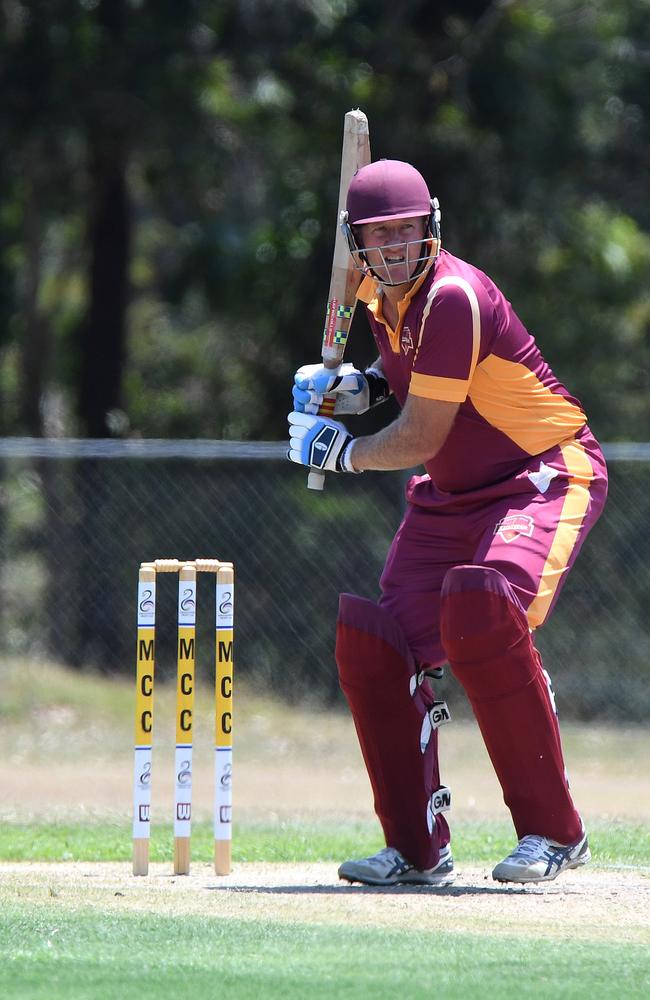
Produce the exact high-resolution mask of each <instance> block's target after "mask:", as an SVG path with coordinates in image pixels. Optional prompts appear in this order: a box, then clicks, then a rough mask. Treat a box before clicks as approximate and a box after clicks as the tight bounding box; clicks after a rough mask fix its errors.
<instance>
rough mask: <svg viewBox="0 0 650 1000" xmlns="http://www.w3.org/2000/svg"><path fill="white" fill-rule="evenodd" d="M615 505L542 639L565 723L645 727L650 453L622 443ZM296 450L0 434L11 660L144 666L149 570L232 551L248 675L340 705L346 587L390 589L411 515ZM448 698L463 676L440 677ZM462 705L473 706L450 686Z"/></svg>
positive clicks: (171, 608) (379, 483)
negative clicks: (142, 627) (396, 538)
mask: <svg viewBox="0 0 650 1000" xmlns="http://www.w3.org/2000/svg"><path fill="white" fill-rule="evenodd" d="M606 453H607V457H608V459H609V468H610V497H609V502H608V506H607V508H606V512H605V514H604V515H603V517H602V518H601V520H600V522H599V523H598V524H597V525H596V527H595V529H594V531H593V532H592V534H591V537H590V539H589V540H588V542H587V544H586V546H585V548H584V550H583V552H582V553H581V555H580V557H579V559H578V562H577V564H576V567H575V568H574V570H573V573H572V574H571V576H570V578H569V580H568V582H567V585H566V587H565V589H564V592H563V594H562V597H561V598H560V601H559V602H558V607H557V609H556V610H555V612H554V614H553V616H552V618H551V620H550V623H549V624H548V625H547V626H545V627H544V628H543V629H541V630H540V632H539V634H538V644H539V646H540V649H541V652H542V654H543V655H544V658H545V663H546V666H547V669H548V670H549V672H550V673H551V675H552V677H553V679H554V681H555V686H556V692H557V699H558V705H559V708H560V712H561V714H562V715H563V717H564V718H572V719H590V718H595V717H598V718H600V719H605V720H606V719H625V720H627V721H644V720H645V719H646V718H647V716H648V714H649V713H648V709H649V700H650V698H649V695H648V683H647V668H648V662H649V661H650V632H649V629H648V624H647V616H648V608H649V606H650V541H649V532H648V524H649V523H650V446H648V445H611V446H609V447H608V448H607V449H606ZM284 454H285V446H284V445H283V444H280V443H278V444H276V443H259V444H237V443H228V442H181V441H166V442H155V441H142V442H137V441H126V442H97V441H68V440H62V441H38V440H32V439H6V440H4V441H0V540H1V542H2V549H1V552H2V557H1V564H0V588H1V596H2V607H1V610H0V614H1V616H2V629H1V632H0V642H1V647H0V653H2V655H3V656H5V657H7V656H14V657H15V656H19V657H24V658H29V659H30V660H36V661H45V660H49V661H56V662H58V663H62V664H65V665H68V666H70V667H73V668H77V669H95V670H100V671H102V672H105V673H120V674H124V675H128V674H130V673H132V672H133V670H134V651H135V598H136V583H137V571H138V566H139V564H140V562H142V561H148V560H152V559H155V558H164V557H178V558H194V557H197V556H217V557H218V558H220V559H224V560H232V561H233V562H234V563H235V566H236V570H237V584H238V586H237V598H236V626H237V632H236V637H237V638H236V669H237V673H238V675H239V676H241V677H244V678H246V680H247V681H248V682H249V683H250V684H255V685H259V686H261V687H262V688H263V689H272V690H273V691H275V692H276V693H279V694H281V695H282V696H283V697H285V698H287V699H289V700H299V699H303V698H306V697H309V698H310V699H312V700H317V701H319V702H320V703H322V704H334V703H336V702H337V701H340V699H341V696H340V693H339V690H338V681H337V676H336V666H335V664H334V658H333V646H334V628H335V619H336V611H337V602H338V595H339V592H340V591H344V590H345V591H351V592H353V593H357V594H360V595H363V596H366V597H370V598H373V599H374V598H376V597H377V595H378V590H377V580H378V577H379V573H380V571H381V567H382V565H383V560H384V556H385V553H386V550H387V548H388V545H389V544H390V541H391V538H392V535H393V532H394V530H395V528H396V527H397V524H398V523H399V519H400V516H401V512H402V508H403V496H404V483H405V477H404V476H403V475H401V474H399V473H390V474H386V473H382V474H372V473H366V474H364V475H363V476H346V477H332V476H330V477H328V481H327V488H326V491H325V492H324V493H323V494H313V493H311V492H309V491H308V490H307V489H306V485H305V479H306V477H305V474H304V470H302V469H300V468H297V467H292V466H290V465H289V464H288V463H287V462H286V461H285V460H284ZM174 579H175V578H173V577H171V576H163V577H161V580H160V585H159V612H158V622H159V629H160V631H159V640H158V659H157V670H158V671H159V674H162V676H163V677H165V676H166V677H168V678H171V677H172V676H173V674H174V672H175V669H176V662H175V652H176V651H175V623H176V590H175V586H174V582H173V581H174ZM213 608H214V587H213V584H212V581H211V579H210V578H209V577H202V578H201V579H200V582H199V629H198V650H199V663H198V667H199V670H200V671H202V672H205V674H206V675H207V674H208V673H209V672H210V671H211V670H212V652H211V650H212V643H213V628H214V610H213ZM443 684H444V685H445V686H446V688H447V690H446V691H445V692H444V693H445V696H449V695H450V693H451V694H453V692H451V688H453V687H454V686H455V682H454V681H453V679H452V678H451V677H450V676H449V672H447V676H446V678H445V680H444V682H443ZM453 702H454V706H456V705H458V708H459V709H460V710H461V714H462V705H463V704H464V698H463V696H462V695H461V694H460V692H458V697H456V696H455V695H453Z"/></svg>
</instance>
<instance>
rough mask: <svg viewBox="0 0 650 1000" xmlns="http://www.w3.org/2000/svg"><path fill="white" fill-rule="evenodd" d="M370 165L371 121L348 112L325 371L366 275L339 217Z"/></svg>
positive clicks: (328, 405) (319, 485) (338, 349)
mask: <svg viewBox="0 0 650 1000" xmlns="http://www.w3.org/2000/svg"><path fill="white" fill-rule="evenodd" d="M368 163H370V133H369V131H368V119H367V118H366V116H365V115H364V113H363V111H359V109H358V108H357V109H356V110H355V111H348V113H347V114H346V116H345V123H344V126H343V147H342V150H341V179H340V183H339V203H338V211H337V213H336V219H337V222H336V236H335V239H334V259H333V261H332V274H331V277H330V287H329V292H328V295H327V312H326V316H325V329H324V331H323V343H322V348H321V356H322V358H323V365H324V367H325V368H331V369H332V370H333V371H336V369H338V368H339V367H340V365H341V362H342V361H343V354H344V352H345V345H346V343H347V339H348V334H349V332H350V326H351V324H352V317H353V316H354V307H355V305H356V301H357V300H356V293H357V290H358V288H359V285H360V284H361V280H362V278H363V274H362V273H361V271H359V270H357V268H355V266H354V262H353V260H352V257H351V256H350V253H349V250H348V247H347V243H346V241H345V236H344V235H343V232H342V230H341V225H340V216H341V212H343V211H345V202H346V198H347V193H348V188H349V186H350V181H351V180H352V178H353V177H354V175H355V173H356V171H357V170H358V169H359V167H365V166H366V164H368ZM334 403H335V397H334V396H326V397H325V399H324V400H323V405H322V406H321V408H320V410H319V411H318V412H319V413H320V414H321V415H323V416H327V417H331V416H332V414H333V412H334ZM324 485H325V473H324V472H320V471H315V470H313V469H312V470H311V471H310V473H309V476H308V478H307V486H308V487H309V489H310V490H322V489H323V487H324Z"/></svg>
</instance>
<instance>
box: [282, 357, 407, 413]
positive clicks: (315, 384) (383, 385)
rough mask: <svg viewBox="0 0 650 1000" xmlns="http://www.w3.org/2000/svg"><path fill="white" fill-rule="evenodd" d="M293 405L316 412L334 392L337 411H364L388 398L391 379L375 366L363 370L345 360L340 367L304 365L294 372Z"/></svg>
mask: <svg viewBox="0 0 650 1000" xmlns="http://www.w3.org/2000/svg"><path fill="white" fill-rule="evenodd" d="M292 391H293V405H294V407H295V409H296V411H297V412H298V413H314V414H317V413H318V411H319V410H320V408H321V406H322V405H323V399H324V397H325V396H334V398H335V404H334V411H333V412H334V415H335V416H338V415H340V414H345V413H365V412H366V410H369V409H370V407H371V406H376V405H377V403H383V402H384V400H385V399H388V396H389V395H390V390H389V388H388V382H387V381H386V379H385V378H384V376H383V375H382V374H381V372H380V371H378V370H377V369H375V368H367V369H366V370H365V372H360V371H359V370H358V369H357V368H355V367H354V365H352V364H350V363H349V362H346V363H345V364H343V365H341V366H340V367H339V368H324V367H323V365H322V364H321V365H303V366H302V368H299V369H298V371H297V372H296V374H295V375H294V386H293V390H292Z"/></svg>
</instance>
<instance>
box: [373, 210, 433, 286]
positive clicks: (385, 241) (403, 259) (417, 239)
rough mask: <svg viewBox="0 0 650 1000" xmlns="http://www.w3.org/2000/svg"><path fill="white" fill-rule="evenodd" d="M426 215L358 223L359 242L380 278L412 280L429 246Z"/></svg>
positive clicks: (393, 282) (401, 281) (396, 282)
mask: <svg viewBox="0 0 650 1000" xmlns="http://www.w3.org/2000/svg"><path fill="white" fill-rule="evenodd" d="M426 226H427V219H426V216H422V215H416V216H414V217H413V218H410V219H393V220H386V221H381V222H366V223H363V224H362V225H360V226H356V227H355V231H356V234H357V240H358V242H359V246H360V247H363V250H364V256H365V257H366V258H367V260H368V264H369V266H370V267H371V268H372V270H373V271H374V273H375V274H376V275H377V277H378V278H379V280H380V281H381V280H382V279H384V280H385V281H386V282H387V283H389V284H391V285H401V284H404V283H405V282H407V281H411V280H412V278H413V275H414V274H415V272H416V271H417V268H418V262H419V260H420V258H421V257H422V255H423V253H424V252H426V250H423V243H422V241H423V239H424V234H425V232H426Z"/></svg>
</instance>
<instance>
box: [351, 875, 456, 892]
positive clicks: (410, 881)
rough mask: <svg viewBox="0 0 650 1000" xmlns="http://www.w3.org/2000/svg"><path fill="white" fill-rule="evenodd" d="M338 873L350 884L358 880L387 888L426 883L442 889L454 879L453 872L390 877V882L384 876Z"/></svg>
mask: <svg viewBox="0 0 650 1000" xmlns="http://www.w3.org/2000/svg"><path fill="white" fill-rule="evenodd" d="M338 875H339V878H340V879H341V880H342V881H345V882H349V883H350V884H352V883H353V882H358V883H359V884H360V885H374V886H378V885H383V886H385V887H386V888H387V889H393V888H394V887H395V886H398V885H428V886H433V887H434V888H437V889H442V888H444V886H446V885H451V884H452V882H454V881H455V880H456V874H455V872H451V873H450V874H449V875H439V876H437V877H436V878H430V879H426V878H396V879H391V880H390V882H389V881H388V879H385V878H372V877H368V878H360V877H359V876H358V875H345V874H343V873H342V872H339V873H338Z"/></svg>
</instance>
